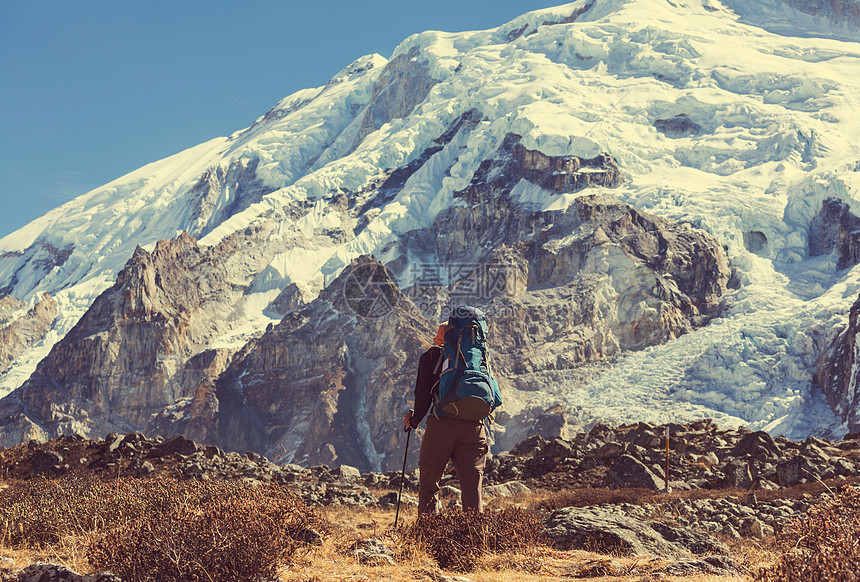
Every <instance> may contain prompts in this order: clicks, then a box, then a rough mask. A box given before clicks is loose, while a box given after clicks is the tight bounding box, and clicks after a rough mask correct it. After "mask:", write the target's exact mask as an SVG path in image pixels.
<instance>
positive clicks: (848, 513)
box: [753, 487, 860, 582]
mask: <svg viewBox="0 0 860 582" xmlns="http://www.w3.org/2000/svg"><path fill="white" fill-rule="evenodd" d="M781 542H782V543H781V546H782V549H783V551H784V553H783V554H782V555H781V556H780V557H779V559H778V560H777V561H776V563H774V564H772V565H771V566H769V567H766V568H763V569H760V570H758V571H757V572H756V573H755V575H754V577H753V579H754V580H755V581H756V582H805V581H806V580H827V581H828V582H856V580H858V571H860V487H846V488H844V489H842V490H841V491H840V492H839V493H838V494H836V495H834V496H832V497H828V498H826V499H825V500H824V501H822V502H821V503H819V504H818V505H816V506H813V507H811V508H810V509H809V512H808V514H807V515H804V516H803V517H801V518H800V519H798V520H797V521H796V522H795V523H794V525H793V526H792V527H790V528H789V530H788V532H787V535H786V537H785V538H784V539H783V540H781Z"/></svg>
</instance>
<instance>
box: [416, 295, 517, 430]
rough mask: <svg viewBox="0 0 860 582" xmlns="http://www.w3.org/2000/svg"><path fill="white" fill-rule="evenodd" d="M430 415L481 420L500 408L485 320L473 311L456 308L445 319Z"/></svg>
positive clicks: (500, 396) (471, 309)
mask: <svg viewBox="0 0 860 582" xmlns="http://www.w3.org/2000/svg"><path fill="white" fill-rule="evenodd" d="M434 400H435V406H434V407H433V413H434V414H435V415H436V416H437V417H438V416H439V415H445V416H451V417H454V418H460V419H463V420H484V419H485V418H487V417H489V416H490V415H491V414H492V413H493V410H495V409H496V408H498V407H499V406H501V404H502V395H501V393H500V392H499V382H498V381H497V380H496V378H495V377H494V376H493V371H492V368H491V366H490V348H489V347H488V346H487V318H486V316H485V315H484V312H483V311H481V310H480V309H477V308H475V307H468V306H464V307H457V308H456V309H454V311H453V312H452V313H451V317H450V318H449V319H448V325H447V329H446V330H445V343H444V345H443V346H442V364H441V375H440V377H439V384H438V391H437V393H436V394H434Z"/></svg>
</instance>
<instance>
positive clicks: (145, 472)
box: [0, 421, 860, 538]
mask: <svg viewBox="0 0 860 582" xmlns="http://www.w3.org/2000/svg"><path fill="white" fill-rule="evenodd" d="M664 434H665V427H662V426H653V425H645V424H639V425H631V426H622V427H617V428H610V427H607V426H605V425H597V426H595V427H594V428H592V429H591V431H589V432H588V433H582V434H579V435H577V436H576V437H575V438H573V439H572V440H566V439H561V438H554V439H550V440H545V439H543V437H540V436H539V435H536V436H534V437H531V438H529V439H527V440H526V441H523V442H522V443H520V444H519V445H517V446H516V447H515V448H514V450H512V451H510V452H505V453H501V454H497V455H491V456H490V457H489V459H488V461H487V468H486V470H485V487H484V494H485V497H486V498H487V499H488V500H490V502H491V500H492V499H494V498H499V497H516V496H521V495H524V494H528V493H530V492H531V491H556V492H557V495H562V496H563V495H565V493H566V492H571V494H570V495H568V497H566V498H565V499H568V500H569V501H568V503H569V504H570V505H572V506H580V507H582V506H584V507H591V508H592V510H593V511H595V512H598V513H600V514H601V515H604V514H607V513H608V514H621V515H624V516H627V517H630V518H633V519H639V520H642V521H645V522H651V521H654V520H657V521H658V522H659V521H661V520H662V521H664V522H666V523H670V524H673V525H674V526H677V527H683V528H690V527H691V528H694V529H697V530H699V531H702V532H709V533H720V534H723V535H727V536H729V537H732V538H739V537H755V538H761V537H767V536H769V535H773V534H774V533H778V532H779V531H780V530H781V529H783V528H784V527H785V526H786V525H787V524H788V523H789V522H790V521H791V520H792V519H793V518H794V517H796V516H797V515H799V514H801V513H803V512H805V511H806V509H807V508H808V507H809V505H810V503H812V502H813V499H814V498H813V497H812V496H810V494H809V491H813V492H819V491H825V490H826V487H830V488H832V489H835V488H838V487H839V485H840V483H843V484H845V483H858V482H860V435H857V434H853V435H849V437H847V438H846V439H845V440H843V441H840V442H830V441H824V440H819V439H813V438H810V439H807V441H806V442H793V441H788V440H787V439H781V438H778V439H771V438H770V437H769V436H768V435H767V434H766V433H761V432H749V431H743V430H740V431H736V430H726V429H719V428H718V427H716V426H715V425H714V424H713V423H710V422H707V421H702V422H698V423H691V424H687V425H673V426H670V448H671V451H672V452H671V455H670V464H669V472H670V487H671V488H672V489H673V491H674V492H675V493H673V495H671V496H666V495H665V493H663V492H661V491H660V488H662V486H663V481H664V479H663V473H662V471H663V468H662V467H665V464H664V463H665V458H664V455H665V444H664V441H663V438H664ZM625 449H626V451H625ZM628 458H629V459H633V460H634V461H635V463H633V465H634V466H635V469H634V470H630V469H627V470H623V465H624V463H625V462H626V461H625V459H628ZM413 460H414V459H413ZM0 471H2V473H3V475H4V478H5V479H31V478H39V477H41V478H56V477H61V476H65V475H70V474H82V473H83V474H94V475H96V476H99V477H101V478H117V477H120V476H131V477H137V478H150V477H156V476H160V475H163V476H180V477H182V478H187V479H204V480H211V479H250V480H252V481H259V482H274V483H279V484H282V485H285V486H288V487H291V488H294V489H295V490H296V491H297V492H298V493H299V494H300V496H301V497H302V498H303V499H304V500H305V501H306V502H307V503H308V504H310V505H312V506H327V505H331V504H340V505H373V506H380V507H391V506H393V504H395V503H396V501H397V496H396V493H395V491H397V490H398V489H399V487H400V484H401V473H400V472H399V471H389V472H387V473H381V472H365V473H362V472H361V471H359V470H358V469H357V468H355V467H351V466H348V465H339V466H335V467H330V466H328V465H317V466H312V467H301V466H299V465H295V464H286V465H276V464H274V463H272V462H271V461H269V460H267V459H265V458H264V457H262V456H260V455H258V454H256V453H253V452H247V453H244V454H239V453H236V452H224V451H222V450H221V449H218V448H217V447H214V446H205V445H199V444H197V443H195V442H193V441H190V440H188V439H186V438H184V437H182V436H179V435H175V436H172V437H170V438H167V439H165V438H163V437H153V438H147V437H146V436H144V435H143V434H141V433H129V434H125V435H121V434H116V433H113V434H110V435H108V437H107V438H106V439H105V440H102V441H90V440H86V439H83V438H81V437H75V436H66V437H60V438H58V439H53V440H50V441H46V442H42V443H39V442H36V441H31V442H29V443H26V444H22V445H18V446H16V447H13V448H9V449H2V450H0ZM825 483H826V484H827V485H825ZM403 484H404V486H405V491H406V493H405V497H404V501H405V502H406V503H415V498H414V495H415V492H416V491H417V485H418V471H417V469H411V470H409V471H407V472H406V473H405V481H404V482H403ZM441 484H442V492H441V495H442V498H443V500H445V501H446V502H447V503H450V504H456V503H458V501H459V490H458V489H457V480H456V474H454V473H453V472H449V473H447V474H446V475H445V477H443V480H442V483H441ZM658 486H659V487H658ZM600 491H603V493H599V492H600ZM613 491H615V492H616V493H612V492H613ZM576 492H580V493H576ZM626 492H629V493H626ZM613 495H614V496H615V499H618V500H626V501H616V502H608V501H603V502H601V501H600V499H601V498H603V499H605V500H609V499H610V498H612V496H613ZM633 500H635V502H633ZM613 519H614V518H613ZM649 527H652V529H653V524H652V526H649ZM658 529H659V526H658Z"/></svg>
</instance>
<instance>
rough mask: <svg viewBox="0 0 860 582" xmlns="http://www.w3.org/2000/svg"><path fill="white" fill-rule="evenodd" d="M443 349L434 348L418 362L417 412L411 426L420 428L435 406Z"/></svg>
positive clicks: (416, 382)
mask: <svg viewBox="0 0 860 582" xmlns="http://www.w3.org/2000/svg"><path fill="white" fill-rule="evenodd" d="M441 359H442V348H441V347H439V346H432V347H430V348H429V349H427V351H426V352H424V353H423V354H421V358H420V359H419V360H418V374H417V375H416V377H415V412H413V413H412V420H411V421H410V422H409V424H410V425H411V426H412V428H418V425H419V424H421V420H422V419H423V418H424V416H425V415H426V414H427V411H429V410H430V407H431V406H432V404H433V389H434V388H435V387H436V384H437V383H438V382H439V373H440V372H441V368H442V366H441Z"/></svg>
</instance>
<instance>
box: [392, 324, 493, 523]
mask: <svg viewBox="0 0 860 582" xmlns="http://www.w3.org/2000/svg"><path fill="white" fill-rule="evenodd" d="M486 335H487V328H486V319H485V317H484V314H483V312H482V311H480V310H478V309H475V308H471V307H458V308H457V309H455V310H454V312H453V313H452V315H451V317H450V319H449V320H448V323H445V324H442V325H440V326H439V329H438V331H437V333H436V337H435V338H434V339H433V346H431V347H430V348H429V349H427V351H425V352H424V353H423V354H422V355H421V358H420V359H419V361H418V374H417V376H416V378H415V409H414V411H410V412H408V413H407V414H406V417H405V418H404V419H403V425H404V428H412V429H415V428H418V425H419V424H420V423H421V420H422V419H423V418H424V415H425V414H427V413H428V412H430V414H429V416H427V429H426V430H425V432H424V438H423V439H422V440H421V452H420V454H419V460H418V469H419V487H418V514H419V515H421V514H425V513H432V512H434V511H436V509H437V504H438V500H437V498H436V494H437V493H438V491H439V480H440V479H441V478H442V474H443V473H444V471H445V467H446V466H447V464H448V461H449V460H451V461H452V462H453V463H454V468H455V469H456V471H457V479H458V480H459V481H460V491H461V501H462V504H463V509H464V510H466V511H477V512H480V511H483V505H482V501H481V482H482V481H483V478H484V463H485V461H486V459H487V452H488V451H489V446H488V444H487V436H486V433H485V431H484V422H483V421H484V419H485V418H487V417H489V416H490V415H491V414H492V411H493V410H494V409H495V408H497V407H498V406H499V405H501V397H500V395H499V388H498V383H497V382H496V379H495V378H494V377H493V375H492V370H491V369H490V358H489V349H488V347H487V344H486Z"/></svg>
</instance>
